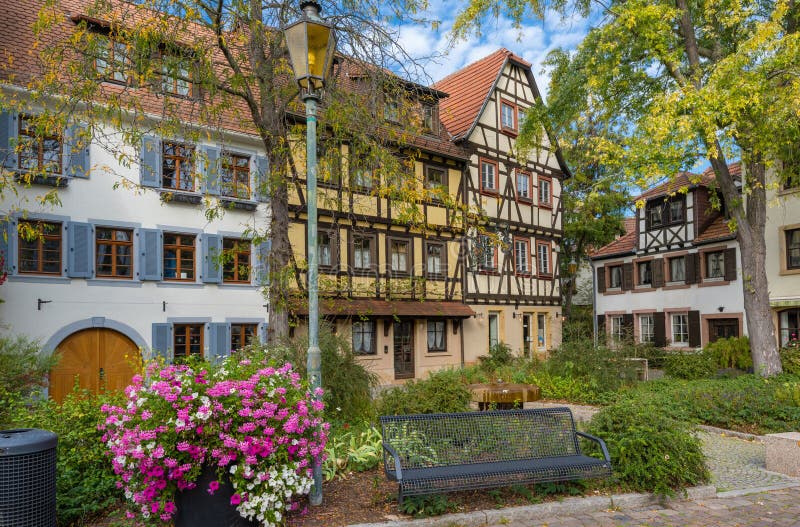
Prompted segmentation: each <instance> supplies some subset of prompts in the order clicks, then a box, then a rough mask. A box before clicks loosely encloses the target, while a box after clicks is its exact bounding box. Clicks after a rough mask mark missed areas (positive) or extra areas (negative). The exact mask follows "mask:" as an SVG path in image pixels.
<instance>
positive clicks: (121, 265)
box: [95, 227, 133, 278]
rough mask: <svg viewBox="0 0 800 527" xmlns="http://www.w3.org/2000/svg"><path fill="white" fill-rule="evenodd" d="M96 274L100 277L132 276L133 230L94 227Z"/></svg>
mask: <svg viewBox="0 0 800 527" xmlns="http://www.w3.org/2000/svg"><path fill="white" fill-rule="evenodd" d="M95 252H96V254H97V271H96V274H97V276H98V277H101V278H133V231H132V230H131V229H114V228H108V227H97V228H96V229H95Z"/></svg>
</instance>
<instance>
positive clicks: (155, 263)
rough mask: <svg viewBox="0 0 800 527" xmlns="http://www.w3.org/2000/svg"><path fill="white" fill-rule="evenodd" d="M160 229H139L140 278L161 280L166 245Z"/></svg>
mask: <svg viewBox="0 0 800 527" xmlns="http://www.w3.org/2000/svg"><path fill="white" fill-rule="evenodd" d="M162 240H163V238H162V234H161V231H160V230H158V229H139V249H138V254H139V271H138V274H139V279H140V280H161V267H162V264H163V256H162V255H163V253H164V245H163V243H162Z"/></svg>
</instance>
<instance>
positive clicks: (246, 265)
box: [222, 238, 250, 349]
mask: <svg viewBox="0 0 800 527" xmlns="http://www.w3.org/2000/svg"><path fill="white" fill-rule="evenodd" d="M222 253H223V254H222V282H223V283H249V282H250V241H249V240H239V239H236V238H224V239H223V240H222ZM234 349H236V348H234Z"/></svg>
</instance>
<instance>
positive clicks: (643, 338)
mask: <svg viewBox="0 0 800 527" xmlns="http://www.w3.org/2000/svg"><path fill="white" fill-rule="evenodd" d="M655 341H656V332H655V323H654V319H653V315H639V342H641V343H642V344H648V343H652V342H655Z"/></svg>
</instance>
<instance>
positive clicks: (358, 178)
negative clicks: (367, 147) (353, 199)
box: [352, 159, 375, 190]
mask: <svg viewBox="0 0 800 527" xmlns="http://www.w3.org/2000/svg"><path fill="white" fill-rule="evenodd" d="M374 179H375V175H374V173H373V171H372V168H371V167H369V166H368V162H367V161H366V160H365V159H356V160H355V162H354V163H353V169H352V181H353V187H355V188H356V189H357V190H371V189H372V187H373V186H374Z"/></svg>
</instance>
